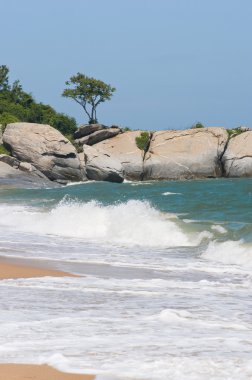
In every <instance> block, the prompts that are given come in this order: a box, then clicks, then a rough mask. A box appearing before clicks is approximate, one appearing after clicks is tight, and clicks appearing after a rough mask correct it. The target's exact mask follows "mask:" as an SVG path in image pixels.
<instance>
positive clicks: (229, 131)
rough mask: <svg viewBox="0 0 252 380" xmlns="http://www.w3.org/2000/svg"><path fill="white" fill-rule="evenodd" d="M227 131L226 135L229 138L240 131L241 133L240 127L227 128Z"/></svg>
mask: <svg viewBox="0 0 252 380" xmlns="http://www.w3.org/2000/svg"><path fill="white" fill-rule="evenodd" d="M227 133H228V137H229V138H231V137H235V136H237V135H240V134H241V133H243V131H242V130H241V129H240V127H238V128H233V129H227Z"/></svg>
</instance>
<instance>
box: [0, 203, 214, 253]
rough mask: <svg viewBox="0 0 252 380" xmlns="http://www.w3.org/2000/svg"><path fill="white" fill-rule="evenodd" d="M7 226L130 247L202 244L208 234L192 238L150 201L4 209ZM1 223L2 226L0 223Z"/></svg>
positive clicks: (1, 209) (172, 218)
mask: <svg viewBox="0 0 252 380" xmlns="http://www.w3.org/2000/svg"><path fill="white" fill-rule="evenodd" d="M1 211H2V214H4V215H5V218H4V225H5V226H6V225H7V226H9V227H14V228H15V229H17V230H19V231H24V232H30V233H37V234H41V235H57V236H62V237H68V238H80V239H85V240H91V241H96V242H101V243H108V242H109V243H112V244H118V245H127V246H134V245H139V246H147V247H148V246H149V247H151V246H153V247H155V246H156V247H178V246H193V245H197V244H199V243H200V241H201V240H202V239H204V238H206V237H211V235H210V234H209V233H201V234H196V235H195V236H193V237H190V236H189V235H188V234H186V232H184V231H182V229H181V227H180V226H179V225H178V223H177V222H176V219H175V216H174V215H171V214H167V213H161V212H160V211H158V210H157V209H155V208H154V207H153V206H151V204H150V203H149V202H147V201H139V200H130V201H128V202H126V203H118V204H115V205H107V206H105V205H103V204H101V203H99V202H97V201H91V202H85V203H84V202H82V203H81V202H76V201H70V200H66V199H64V200H63V201H61V202H59V203H58V205H56V206H55V207H53V208H52V209H51V210H43V211H41V210H38V209H36V208H28V207H22V206H17V207H16V206H1V207H0V215H1ZM0 223H1V222H0Z"/></svg>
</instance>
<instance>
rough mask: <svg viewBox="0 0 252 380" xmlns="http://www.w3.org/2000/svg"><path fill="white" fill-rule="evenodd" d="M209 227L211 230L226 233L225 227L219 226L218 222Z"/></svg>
mask: <svg viewBox="0 0 252 380" xmlns="http://www.w3.org/2000/svg"><path fill="white" fill-rule="evenodd" d="M211 229H212V230H213V231H217V232H219V233H220V234H225V233H227V230H226V228H224V227H222V226H220V225H219V224H214V225H212V227H211Z"/></svg>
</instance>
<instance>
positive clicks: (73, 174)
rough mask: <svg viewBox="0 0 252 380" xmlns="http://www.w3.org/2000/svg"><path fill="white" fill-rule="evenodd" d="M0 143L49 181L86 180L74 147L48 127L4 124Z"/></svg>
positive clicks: (28, 124) (56, 131) (57, 132)
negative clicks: (5, 125) (4, 127)
mask: <svg viewBox="0 0 252 380" xmlns="http://www.w3.org/2000/svg"><path fill="white" fill-rule="evenodd" d="M3 142H4V144H5V145H6V146H7V147H8V149H10V151H11V153H12V155H13V156H14V157H16V158H18V159H19V160H20V161H25V162H28V163H31V164H32V165H33V166H35V167H36V168H37V169H38V170H39V171H41V172H42V173H43V174H44V175H45V176H46V177H48V178H49V179H50V180H52V181H58V182H62V183H65V182H67V181H81V180H84V179H86V177H85V174H84V168H83V167H82V166H81V163H80V160H79V157H78V154H77V152H76V149H75V148H74V146H73V145H72V144H71V143H70V141H69V140H67V139H66V138H65V137H64V136H63V135H62V134H61V133H60V132H59V131H58V130H56V129H54V128H52V127H51V126H49V125H43V124H33V123H13V124H8V125H7V127H6V129H5V132H4V134H3Z"/></svg>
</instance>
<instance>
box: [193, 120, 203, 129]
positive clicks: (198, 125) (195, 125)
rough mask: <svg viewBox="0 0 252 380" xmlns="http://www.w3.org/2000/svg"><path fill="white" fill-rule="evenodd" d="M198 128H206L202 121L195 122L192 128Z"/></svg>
mask: <svg viewBox="0 0 252 380" xmlns="http://www.w3.org/2000/svg"><path fill="white" fill-rule="evenodd" d="M197 128H205V127H204V125H203V124H202V123H200V122H198V123H196V124H193V125H192V127H191V129H197Z"/></svg>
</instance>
